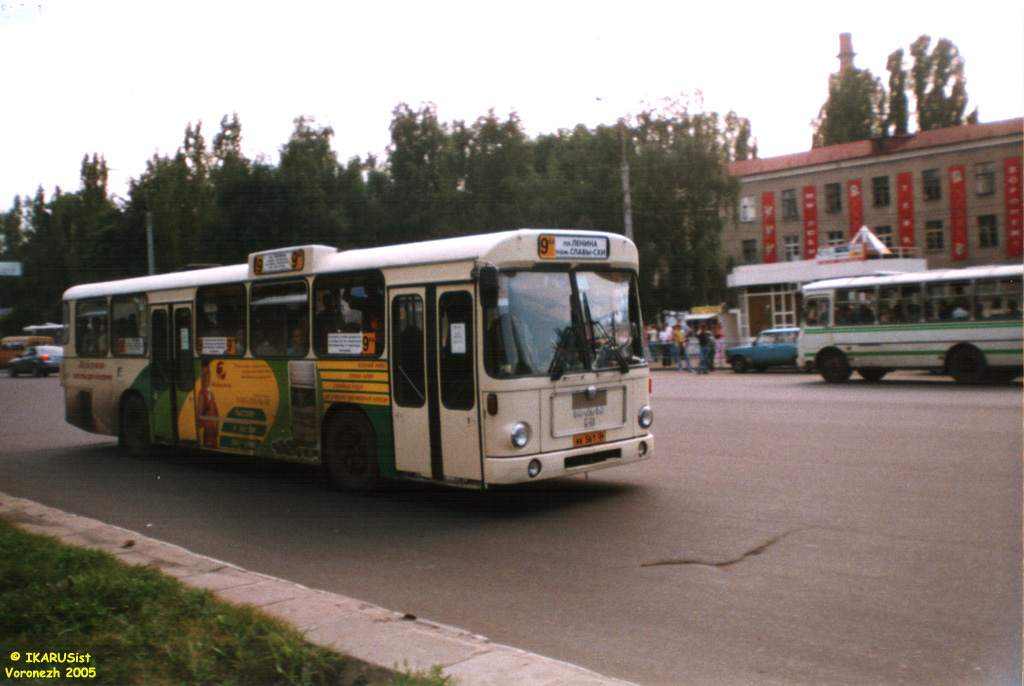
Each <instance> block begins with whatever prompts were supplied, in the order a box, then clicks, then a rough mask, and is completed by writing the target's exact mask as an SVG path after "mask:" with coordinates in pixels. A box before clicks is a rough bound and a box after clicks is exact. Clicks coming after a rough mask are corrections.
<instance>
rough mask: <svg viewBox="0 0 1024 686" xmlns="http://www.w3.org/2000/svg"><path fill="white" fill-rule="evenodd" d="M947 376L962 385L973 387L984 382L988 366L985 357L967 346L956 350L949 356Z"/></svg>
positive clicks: (975, 349)
mask: <svg viewBox="0 0 1024 686" xmlns="http://www.w3.org/2000/svg"><path fill="white" fill-rule="evenodd" d="M948 366H949V374H950V376H952V377H953V380H954V381H956V382H957V383H958V384H962V385H971V386H973V385H975V384H979V383H981V382H982V381H984V380H985V373H986V372H987V371H988V365H987V364H986V363H985V356H984V355H982V354H981V351H980V350H978V349H977V348H975V347H973V346H969V345H965V346H961V347H959V348H956V349H954V350H953V352H951V353H950V354H949V363H948Z"/></svg>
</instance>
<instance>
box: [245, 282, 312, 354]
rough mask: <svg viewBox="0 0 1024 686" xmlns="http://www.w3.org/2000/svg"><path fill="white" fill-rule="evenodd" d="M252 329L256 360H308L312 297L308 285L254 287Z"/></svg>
mask: <svg viewBox="0 0 1024 686" xmlns="http://www.w3.org/2000/svg"><path fill="white" fill-rule="evenodd" d="M249 309H250V312H249V326H250V329H251V332H252V340H251V341H250V344H251V345H252V352H253V354H254V355H255V356H256V357H305V356H306V354H307V353H308V352H309V296H308V295H307V289H306V282H305V281H283V282H272V283H261V284H253V287H252V290H251V291H250V293H249Z"/></svg>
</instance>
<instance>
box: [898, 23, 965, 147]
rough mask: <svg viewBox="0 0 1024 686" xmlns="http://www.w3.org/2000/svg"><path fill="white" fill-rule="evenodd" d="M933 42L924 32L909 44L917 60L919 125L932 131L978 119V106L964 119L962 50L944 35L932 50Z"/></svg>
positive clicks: (913, 71) (915, 83)
mask: <svg viewBox="0 0 1024 686" xmlns="http://www.w3.org/2000/svg"><path fill="white" fill-rule="evenodd" d="M931 41H932V39H931V37H930V36H927V35H922V36H920V37H919V38H918V39H917V40H916V41H914V42H913V43H912V44H911V46H910V54H911V56H912V57H913V60H914V64H913V66H912V67H911V70H910V81H911V85H912V86H913V90H914V97H915V99H916V100H917V128H918V129H919V130H920V131H931V130H932V129H941V128H945V127H947V126H960V125H961V124H965V123H968V121H977V119H978V111H977V108H975V110H974V112H973V113H972V114H971V116H970V117H969V118H968V119H965V118H964V111H965V110H966V109H967V79H966V78H965V77H964V58H963V57H961V56H960V51H959V50H958V49H957V47H956V46H955V45H953V43H952V42H950V41H949V40H947V39H945V38H940V39H939V41H938V42H937V43H936V44H935V48H934V49H933V50H930V48H931Z"/></svg>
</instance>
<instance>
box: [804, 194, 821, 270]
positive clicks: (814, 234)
mask: <svg viewBox="0 0 1024 686" xmlns="http://www.w3.org/2000/svg"><path fill="white" fill-rule="evenodd" d="M817 255H818V188H817V186H804V259H805V260H813V259H814V258H815V257H816V256H817Z"/></svg>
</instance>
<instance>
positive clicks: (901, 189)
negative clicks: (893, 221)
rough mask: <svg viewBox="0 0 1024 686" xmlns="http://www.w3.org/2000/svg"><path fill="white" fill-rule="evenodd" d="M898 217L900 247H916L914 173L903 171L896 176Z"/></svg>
mask: <svg viewBox="0 0 1024 686" xmlns="http://www.w3.org/2000/svg"><path fill="white" fill-rule="evenodd" d="M896 203H897V206H898V210H897V218H898V219H899V222H900V247H901V248H913V247H914V175H913V174H912V173H910V172H903V173H902V174H898V175H897V176H896Z"/></svg>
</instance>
